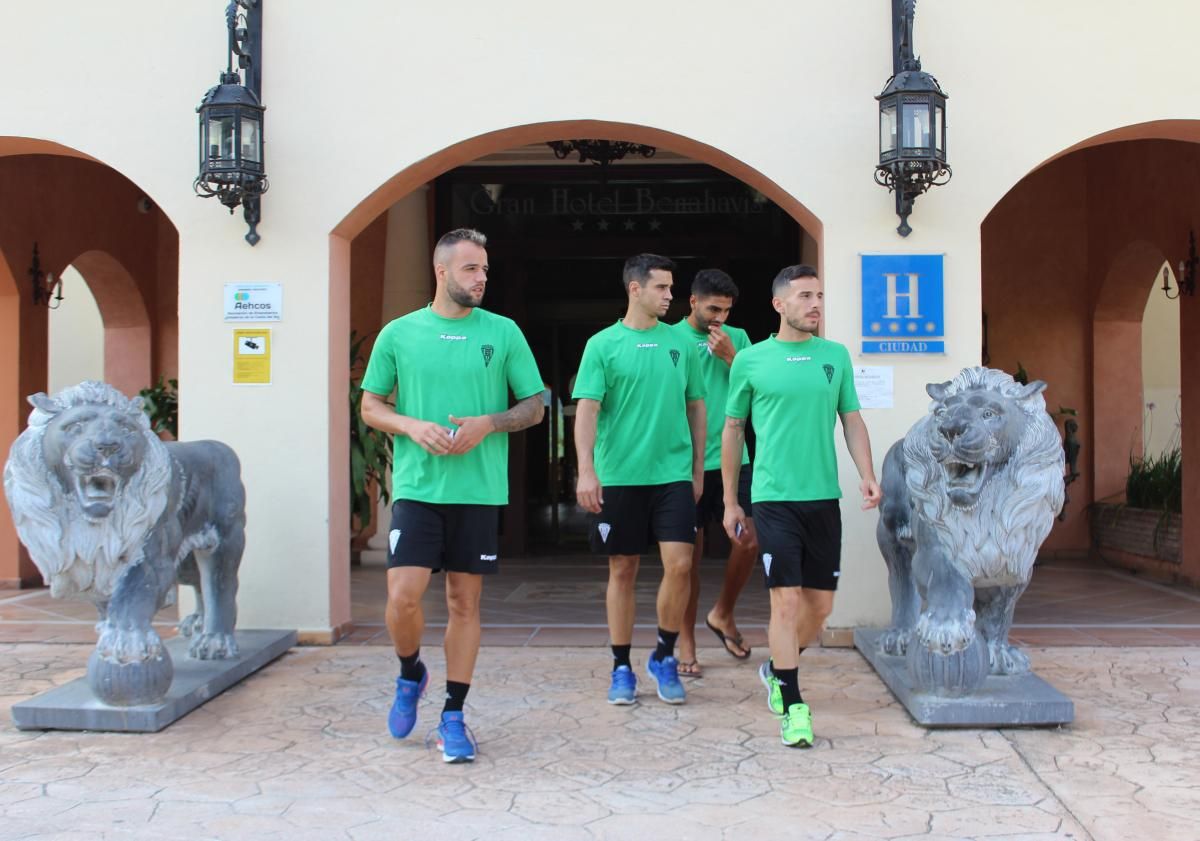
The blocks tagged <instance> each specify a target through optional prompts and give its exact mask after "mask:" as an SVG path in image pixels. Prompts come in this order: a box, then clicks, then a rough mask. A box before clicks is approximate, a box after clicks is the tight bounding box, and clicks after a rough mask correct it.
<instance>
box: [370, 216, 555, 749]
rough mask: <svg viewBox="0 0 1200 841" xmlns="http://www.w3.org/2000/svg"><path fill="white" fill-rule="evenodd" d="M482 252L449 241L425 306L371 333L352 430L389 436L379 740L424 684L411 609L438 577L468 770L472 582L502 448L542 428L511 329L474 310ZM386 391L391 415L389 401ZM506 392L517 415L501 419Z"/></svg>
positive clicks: (498, 499) (400, 729) (402, 728)
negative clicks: (393, 663)
mask: <svg viewBox="0 0 1200 841" xmlns="http://www.w3.org/2000/svg"><path fill="white" fill-rule="evenodd" d="M486 244H487V239H486V238H485V237H484V236H483V234H481V233H479V232H478V231H474V230H470V229H467V228H459V229H457V230H453V231H450V232H449V233H448V234H446V235H445V236H443V237H442V238H441V239H440V240H438V243H437V246H436V247H435V248H434V251H433V271H434V275H435V278H436V281H437V288H436V291H435V293H434V298H433V302H432V303H431V304H429V305H427V306H425V307H424V308H422V309H419V310H417V311H415V312H411V313H409V314H408V315H405V316H402V317H400V318H397V319H396V320H395V321H392V322H390V323H389V324H388V325H387V326H386V327H384V328H383V330H382V331H380V333H379V337H378V338H377V339H376V340H375V346H374V348H373V349H372V351H371V359H370V362H369V363H368V364H367V371H366V374H365V375H364V376H363V382H362V386H363V398H362V417H363V420H364V421H365V422H366V423H368V424H369V425H371V426H373V427H375V428H376V429H381V430H383V431H385V432H390V433H392V434H393V436H394V439H393V440H394V448H393V452H394V458H393V466H392V484H393V498H394V499H395V502H394V503H393V504H392V523H391V532H390V536H389V546H390V551H389V555H388V573H387V583H388V597H387V626H388V633H389V634H390V635H391V638H392V644H393V645H394V646H395V649H396V655H397V656H398V657H399V658H400V677H398V678H397V679H396V697H395V701H394V703H393V704H392V708H391V711H390V712H389V714H388V729H389V730H390V731H391V734H392V735H393V736H394V737H395V738H397V739H402V738H404V737H405V736H407V735H408V734H409V733H410V732H412V729H413V726H414V725H415V724H416V720H417V701H418V700H419V699H420V696H421V694H422V693H423V692H424V690H425V685H426V684H427V683H428V681H429V671H428V670H427V669H426V668H425V664H424V663H422V662H421V652H420V646H421V633H422V631H423V630H424V625H425V618H424V614H423V613H422V611H421V596H422V595H423V594H424V592H425V589H426V588H427V587H428V586H429V580H430V575H431V574H432V573H434V572H439V571H445V572H446V607H447V609H448V612H449V619H448V621H447V624H446V637H445V643H444V647H445V653H446V698H445V705H444V707H443V709H442V715H441V721H440V723H439V724H438V740H439V744H440V745H441V747H442V756H443V759H444V760H445V761H446V762H470V761H472V760H473V759H474V758H475V750H476V746H475V742H474V740H473V739H472V737H471V735H470V734H469V732H468V731H467V729H466V725H465V723H464V721H463V702H464V700H465V699H466V696H467V691H468V690H469V689H470V685H471V675H472V673H473V672H474V670H475V658H476V656H477V655H478V653H479V636H480V624H479V597H480V593H481V592H482V589H483V578H482V576H484V575H488V574H492V573H495V572H496V569H497V562H496V561H497V555H498V534H497V533H498V527H499V517H500V507H501V506H503V505H507V504H508V434H507V433H510V432H516V431H518V430H521V429H525V428H526V427H529V426H533V425H534V424H536V423H539V422H540V421H541V419H542V413H543V406H542V378H541V375H540V374H539V373H538V368H537V363H536V362H535V361H534V358H533V353H532V352H531V351H530V349H529V344H528V342H526V341H525V336H524V335H522V333H521V330H520V328H518V327H517V325H516V324H515V323H514V322H513V321H512V320H510V319H508V318H504V317H503V316H499V315H495V314H493V313H490V312H488V311H487V310H484V309H481V308H480V307H479V305H480V303H481V302H482V301H483V293H484V289H485V287H486V285H487V273H488V264H487V251H485V250H484V246H485V245H486ZM393 388H395V389H396V405H395V407H394V408H393V407H392V406H390V405H389V404H388V403H387V402H385V399H386V397H387V396H388V395H389V394H390V393H391V392H392V389H393ZM510 390H511V391H512V393H513V396H514V397H515V398H516V401H517V402H516V405H515V406H513V407H512V408H509V400H508V393H509V391H510Z"/></svg>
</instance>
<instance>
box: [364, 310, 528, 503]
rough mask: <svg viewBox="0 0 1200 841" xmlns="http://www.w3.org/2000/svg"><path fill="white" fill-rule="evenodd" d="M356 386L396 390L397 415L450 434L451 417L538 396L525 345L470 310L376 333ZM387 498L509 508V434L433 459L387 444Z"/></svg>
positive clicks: (502, 321) (505, 324)
mask: <svg viewBox="0 0 1200 841" xmlns="http://www.w3.org/2000/svg"><path fill="white" fill-rule="evenodd" d="M362 387H363V388H364V389H365V390H367V391H369V392H371V393H372V394H378V395H381V396H385V397H386V396H387V395H389V394H391V392H392V389H393V388H395V389H396V413H397V414H401V415H408V416H409V417H413V418H417V419H419V420H424V421H432V422H434V423H437V424H441V425H442V426H444V427H446V428H447V429H452V428H455V427H454V425H453V424H452V423H450V417H449V416H450V415H454V416H455V417H456V418H465V417H471V416H473V415H490V414H495V413H497V412H503V411H506V410H507V409H508V405H509V404H508V392H509V389H512V393H513V394H514V395H515V396H516V398H517V399H518V400H523V399H524V398H526V397H530V396H532V395H534V394H538V393H540V392H541V391H542V389H543V385H542V377H541V375H540V374H539V373H538V368H537V363H536V362H535V361H534V359H533V352H532V351H530V350H529V343H528V342H526V341H525V336H524V335H523V334H522V333H521V328H519V327H517V325H516V323H514V322H513V321H512V319H508V318H505V317H504V316H501V315H496V314H495V313H490V312H488V311H487V310H482V309H479V308H475V309H473V310H471V312H470V314H469V315H467V316H466V317H464V318H443V317H442V316H440V315H438V314H437V313H435V312H434V311H433V309H432V307H430V306H426V307H425V308H424V309H419V310H416V311H415V312H410V313H409V314H408V315H405V316H401V317H400V318H397V319H396V320H395V321H392V322H390V323H389V324H388V325H387V326H386V327H384V328H383V330H381V331H380V333H379V338H378V339H376V340H375V347H374V348H373V349H372V350H371V360H370V362H368V363H367V372H366V374H365V375H364V376H363V381H362ZM392 453H393V464H392V495H393V496H394V498H396V499H412V500H417V501H418V502H429V503H439V504H470V505H506V504H508V434H507V433H503V432H493V433H491V434H490V435H488V436H486V437H485V438H484V439H483V440H482V441H480V442H479V445H478V446H476V447H475V448H474V449H473V450H471V451H470V452H468V453H465V454H463V455H456V456H451V455H446V456H435V455H432V454H431V453H428V452H426V451H425V450H424V449H422V448H421V446H420V445H419V444H417V443H416V442H415V441H413V440H412V439H411V438H409V437H408V436H407V435H396V436H394V438H393V445H392Z"/></svg>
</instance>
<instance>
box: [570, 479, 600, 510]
mask: <svg viewBox="0 0 1200 841" xmlns="http://www.w3.org/2000/svg"><path fill="white" fill-rule="evenodd" d="M575 501H576V502H578V503H579V507H580V508H582V509H583V510H584V511H590V512H591V513H593V514H599V513H600V510H601V506H602V505H604V491H603V490H602V489H601V487H600V480H599V479H598V478H597V477H596V474H595V472H594V471H586V472H585V471H582V470H581V471H580V472H579V478H578V479H577V480H576V481H575Z"/></svg>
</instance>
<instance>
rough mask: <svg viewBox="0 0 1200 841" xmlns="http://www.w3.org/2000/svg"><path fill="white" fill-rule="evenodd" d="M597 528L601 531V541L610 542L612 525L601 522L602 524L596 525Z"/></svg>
mask: <svg viewBox="0 0 1200 841" xmlns="http://www.w3.org/2000/svg"><path fill="white" fill-rule="evenodd" d="M596 530H597V531H599V532H600V542H601V543H608V534H609V532H611V531H612V526H610V525H609V524H608V523H601V524H600V525H598V526H596Z"/></svg>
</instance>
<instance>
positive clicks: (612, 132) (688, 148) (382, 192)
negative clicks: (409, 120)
mask: <svg viewBox="0 0 1200 841" xmlns="http://www.w3.org/2000/svg"><path fill="white" fill-rule="evenodd" d="M564 137H599V138H604V139H606V140H625V141H629V142H632V143H645V144H648V145H650V146H657V147H659V148H662V149H670V150H671V151H672V152H677V153H679V154H681V155H686V156H688V157H690V158H693V159H694V160H697V161H700V162H702V163H706V164H709V165H710V166H713V167H716V168H717V169H719V170H721V171H723V172H725V173H727V174H729V175H732V176H733V177H734V178H737V179H739V180H740V181H742V182H744V183H745V184H748V185H749V186H751V187H753V188H754V189H756V190H758V191H759V192H760V193H762V194H763V195H764V196H766V197H767V198H769V199H770V200H771V201H773V202H775V204H777V205H779V206H780V207H781V208H783V210H784V211H786V212H787V213H788V214H789V215H790V216H791V217H792V218H793V219H795V220H796V221H797V222H798V223H799V224H800V226H801V227H802V228H803V229H804V231H805V233H807V234H808V235H809V236H811V237H812V238H813V239H814V240H815V242H816V253H817V259H816V262H817V269H818V271H819V270H820V269H821V264H822V262H823V253H822V252H823V238H822V235H821V234H822V231H823V226H822V225H821V220H820V219H818V218H817V217H816V215H815V214H813V212H812V211H810V210H809V209H808V208H807V207H805V206H804V205H803V204H802V203H801V202H800V201H799V200H798V199H797V198H796V197H795V196H793V195H791V194H790V193H788V192H787V191H786V190H784V189H783V188H782V187H780V186H779V185H778V184H776V183H775V182H774V181H772V180H771V179H770V178H768V177H766V176H765V175H763V174H762V173H761V172H759V171H758V170H756V169H754V168H753V167H752V166H750V165H749V164H746V163H744V162H743V161H740V160H738V159H737V158H735V157H733V156H732V155H730V154H728V153H726V152H723V151H721V150H720V149H717V148H716V147H714V146H709V145H708V144H706V143H701V142H700V141H698V140H693V139H692V138H689V137H685V136H684V135H681V134H675V133H674V132H670V131H666V130H664V129H659V128H653V127H651V126H643V125H635V124H633V123H621V122H611V121H607V120H561V121H554V122H545V123H532V124H529V125H522V126H511V127H509V128H505V129H500V130H498V131H493V132H488V133H487V134H481V135H479V136H477V137H472V138H469V139H467V140H463V141H462V142H460V143H455V144H454V145H453V146H448V147H446V148H445V149H442V150H441V151H439V152H436V153H434V154H432V155H430V156H429V157H427V158H422V159H421V160H419V161H417V162H416V163H414V164H412V165H411V166H409V167H407V168H405V169H404V170H402V171H400V172H398V173H396V174H395V175H394V176H392V177H391V178H389V179H388V180H387V181H385V182H384V183H383V184H381V185H380V186H379V187H378V188H377V189H375V190H374V191H373V192H372V193H371V194H370V195H369V196H367V197H366V198H364V199H363V200H362V201H361V202H359V204H358V205H357V206H356V207H355V208H354V209H353V210H351V211H350V212H349V213H348V214H347V215H346V217H345V218H344V219H342V221H341V222H339V223H338V225H337V226H336V227H335V228H334V229H333V231H331V232H330V237H329V292H330V295H329V393H330V394H331V395H337V394H345V393H346V390H347V388H349V371H348V370H347V367H346V350H345V349H346V348H347V347H348V346H349V342H350V241H351V240H353V239H354V238H355V237H356V236H358V235H359V234H360V233H361V232H362V231H363V229H365V228H366V227H367V226H368V225H369V224H371V222H373V221H374V220H375V219H376V218H378V216H379V215H380V214H381V213H383V212H385V211H386V210H387V209H388V208H389V207H391V206H392V205H393V204H395V203H396V202H397V201H399V200H400V199H402V198H404V197H405V196H406V195H408V194H409V193H411V192H412V191H413V190H415V189H417V188H418V187H420V186H421V185H423V184H427V183H428V182H430V181H432V180H433V179H434V178H437V177H438V176H439V175H442V174H443V173H445V172H448V171H449V170H451V169H454V168H455V167H457V166H461V165H463V164H465V163H469V162H470V161H473V160H476V159H477V158H481V157H483V156H485V155H490V154H492V153H494V152H500V151H503V150H505V149H512V148H514V147H516V146H524V145H526V144H529V143H544V142H546V141H549V140H559V139H562V138H564ZM329 403H330V419H329V420H330V423H329V449H328V452H329V477H330V481H329V510H330V511H346V510H348V509H349V507H350V498H349V488H348V485H349V483H348V482H346V481H345V478H344V477H345V476H346V475H347V471H348V470H349V453H348V452H347V450H346V440H347V438H348V437H349V434H350V428H349V418H348V417H347V413H346V411H345V409H344V408H343V406H344V404H343V403H342V402H340V401H338V400H330V401H329ZM329 522H330V528H329V558H330V582H329V583H330V587H329V592H330V616H331V618H332V625H333V635H334V636H335V637H336V636H337V635H338V634H340V633H341V632H342V631H344V630H345V629H346V628H348V627H349V626H350V576H349V569H350V566H349V551H350V531H349V518H347V517H331V518H330V521H329Z"/></svg>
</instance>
